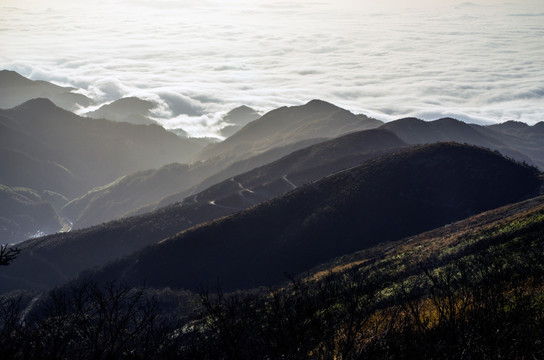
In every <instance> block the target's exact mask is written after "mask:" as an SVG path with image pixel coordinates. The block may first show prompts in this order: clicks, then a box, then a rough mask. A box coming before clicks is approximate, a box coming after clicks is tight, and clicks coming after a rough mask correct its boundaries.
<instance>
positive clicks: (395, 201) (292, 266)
mask: <svg viewBox="0 0 544 360" xmlns="http://www.w3.org/2000/svg"><path fill="white" fill-rule="evenodd" d="M538 176H539V174H538V172H536V171H535V170H534V168H530V167H526V166H523V165H520V164H517V163H514V162H512V161H510V160H508V159H505V158H504V157H502V156H500V155H498V154H496V153H493V152H490V151H488V150H485V149H482V148H475V147H472V146H464V145H458V144H435V145H428V146H423V147H417V148H415V149H411V150H406V151H403V152H399V153H395V154H391V155H385V156H384V157H380V158H378V159H375V160H371V161H368V162H366V163H364V164H363V165H361V166H358V167H355V168H351V169H349V170H345V171H342V172H340V173H338V174H335V175H332V176H329V177H326V178H324V179H322V180H320V181H317V182H315V183H312V184H309V185H306V186H303V187H301V188H298V189H296V190H294V191H292V192H289V193H288V194H286V195H284V196H282V197H279V198H276V199H274V200H272V201H268V202H265V203H262V204H261V205H258V206H256V207H252V208H250V209H248V210H246V211H243V212H240V213H237V214H235V215H232V216H229V217H225V218H221V219H218V220H215V221H212V222H209V223H206V224H203V225H201V226H197V227H194V228H192V229H190V230H187V231H185V232H182V233H180V234H178V235H176V236H173V237H171V238H169V239H167V240H164V241H161V242H160V243H158V244H155V245H152V246H150V247H147V248H145V249H143V250H142V251H140V252H137V253H135V254H134V255H132V256H130V257H128V258H126V259H123V260H119V261H117V262H114V263H113V264H111V265H109V266H107V267H105V268H104V269H103V270H102V271H100V272H98V273H94V274H88V276H90V277H92V278H94V279H99V280H100V281H106V280H113V279H115V280H119V281H123V282H128V283H130V284H144V283H145V284H146V285H147V286H150V287H159V288H160V287H172V288H189V289H198V288H200V287H201V286H213V285H214V284H216V283H217V282H218V281H219V282H220V283H221V284H222V287H223V289H230V290H232V289H237V288H250V287H254V286H261V285H271V284H274V283H277V282H280V281H282V280H283V279H284V273H285V272H287V273H292V274H296V273H299V272H302V271H304V270H307V269H309V268H311V267H313V266H316V265H318V264H320V263H323V262H325V261H327V260H328V259H330V258H332V257H335V256H339V255H342V254H347V253H351V252H353V251H356V250H360V249H363V248H366V247H370V246H372V245H375V244H377V243H379V242H383V241H389V240H395V239H400V238H402V237H405V236H409V235H413V234H417V233H420V232H422V231H425V230H429V229H432V228H435V227H438V226H441V225H444V224H447V223H450V222H453V221H456V220H459V219H463V218H465V217H467V216H470V215H472V214H475V213H478V212H481V211H484V210H487V209H492V208H496V207H498V206H501V205H504V204H508V203H512V202H516V201H518V200H521V199H523V198H528V197H530V196H534V195H536V194H538V190H539V187H540V185H541V181H540V179H539V177H538Z"/></svg>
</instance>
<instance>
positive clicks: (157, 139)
mask: <svg viewBox="0 0 544 360" xmlns="http://www.w3.org/2000/svg"><path fill="white" fill-rule="evenodd" d="M0 120H1V124H0V125H2V126H3V128H4V129H7V131H6V132H5V133H4V132H2V134H1V135H0V136H1V138H2V147H4V148H7V149H10V150H11V151H19V152H21V153H24V154H26V155H28V156H30V157H33V158H35V159H39V160H41V161H43V162H46V163H53V164H58V165H60V166H62V167H64V168H65V169H67V170H68V171H69V172H71V173H72V174H73V175H74V177H76V178H77V179H81V180H80V181H85V182H87V183H88V184H89V185H91V186H97V185H103V184H106V183H108V182H110V181H112V180H114V179H116V178H118V177H119V176H122V175H125V174H128V173H132V172H135V171H137V170H145V169H149V168H156V167H159V166H161V165H164V164H167V163H171V162H175V161H185V160H188V159H189V158H190V157H191V156H192V155H193V154H194V153H195V151H197V150H198V148H195V146H194V144H192V143H190V142H188V141H187V140H184V139H181V138H179V137H177V136H176V135H174V134H172V133H170V132H168V131H166V130H164V129H163V128H161V127H160V126H156V125H148V126H144V125H132V124H127V123H115V122H111V121H107V120H91V119H88V118H82V117H79V116H77V115H75V114H73V113H70V112H68V111H65V110H62V109H60V108H58V107H56V106H55V105H54V104H53V103H51V102H50V101H49V100H47V99H35V100H30V101H28V102H26V103H24V104H22V105H20V106H18V107H15V108H13V109H10V110H0ZM6 171H10V170H9V169H7V170H6ZM35 173H36V174H37V173H38V172H35ZM21 182H23V180H21ZM87 189H88V188H87ZM54 190H55V191H56V192H60V193H63V194H64V195H66V196H71V195H73V194H67V193H64V192H63V191H61V189H54Z"/></svg>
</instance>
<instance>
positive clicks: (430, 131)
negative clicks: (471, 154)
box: [382, 118, 544, 165]
mask: <svg viewBox="0 0 544 360" xmlns="http://www.w3.org/2000/svg"><path fill="white" fill-rule="evenodd" d="M382 127H383V128H384V129H388V130H390V131H392V132H394V133H395V134H397V136H398V137H399V138H401V139H402V140H403V141H405V142H407V143H408V144H430V143H435V142H444V141H455V142H458V143H467V144H471V145H477V146H483V147H486V148H488V149H492V150H498V151H499V152H501V154H503V155H505V156H508V157H510V158H513V159H515V160H518V161H525V162H527V163H529V164H532V165H540V164H541V163H542V161H544V156H541V155H538V156H534V155H535V154H533V153H530V152H528V151H526V150H527V146H526V145H527V144H526V140H522V139H520V138H518V137H516V136H512V135H511V134H506V133H505V134H502V133H500V132H497V131H493V130H492V127H486V126H481V125H469V124H466V123H464V122H462V121H459V120H456V119H452V118H443V119H438V120H435V121H423V120H420V119H416V118H405V119H400V120H396V121H392V122H389V123H387V124H384V125H383V126H382ZM541 149H542V150H544V144H543V145H542V146H541Z"/></svg>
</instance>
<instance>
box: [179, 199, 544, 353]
mask: <svg viewBox="0 0 544 360" xmlns="http://www.w3.org/2000/svg"><path fill="white" fill-rule="evenodd" d="M543 251H544V198H543V197H537V198H534V199H531V200H528V201H524V202H521V203H517V204H513V205H510V206H505V207H502V208H499V209H494V210H491V211H488V212H485V213H480V214H478V215H476V216H473V217H471V218H469V219H466V220H464V221H459V222H457V223H454V224H451V226H443V227H440V228H437V229H434V230H432V231H429V232H426V233H423V234H419V235H417V236H414V237H411V238H408V239H402V240H399V241H395V242H389V243H386V244H381V245H378V246H375V247H372V248H370V249H367V250H364V251H361V252H358V253H356V254H351V255H349V256H345V257H343V258H339V259H336V260H335V261H334V262H332V263H329V264H326V265H325V266H324V267H323V269H321V270H318V272H311V273H310V274H309V275H310V276H308V277H304V278H303V279H302V280H300V281H294V282H290V283H289V284H287V285H286V286H285V287H281V288H276V289H274V291H270V290H268V289H263V290H262V291H260V292H259V293H257V294H256V292H255V291H252V292H237V293H235V294H229V295H226V296H225V295H209V296H208V297H207V298H206V300H209V301H208V302H207V305H208V306H207V308H206V315H205V316H202V317H201V319H202V321H200V322H197V323H192V324H191V327H192V329H194V331H193V333H192V334H191V335H196V336H197V339H198V340H195V339H194V337H193V336H188V339H189V341H190V342H191V343H193V344H194V343H197V344H201V343H202V346H199V351H194V350H193V351H192V352H190V353H189V354H190V356H193V357H199V358H206V357H209V358H217V357H221V356H222V355H223V354H225V353H229V352H230V353H236V354H241V353H243V354H244V355H245V356H246V358H247V359H261V358H268V357H286V358H289V357H295V358H305V356H304V355H306V354H308V353H309V352H310V351H312V350H313V349H317V348H318V349H319V358H320V359H333V358H339V357H341V358H344V359H346V358H349V359H351V358H369V359H374V358H380V359H381V358H387V359H403V358H407V354H409V356H408V358H411V359H412V358H413V359H415V358H418V359H423V358H425V359H459V358H485V357H487V356H489V354H494V355H493V356H494V357H496V358H499V357H504V358H517V357H519V358H541V357H542V354H543V350H542V347H541V346H540V339H542V337H543V336H544V328H543V327H542V326H541V324H542V321H543V320H544V311H543V310H544V303H543V302H542V301H541V299H542V296H543V295H544V290H543V288H542V283H543V281H544V258H543V257H542V253H543ZM234 324H235V325H234ZM233 330H234V331H233ZM233 333H234V334H235V335H234V336H233V335H232V334H233ZM316 334H317V336H316ZM233 338H235V339H240V341H232V339H233ZM188 343H189V342H188ZM188 343H187V344H188ZM300 354H302V356H299V355H300Z"/></svg>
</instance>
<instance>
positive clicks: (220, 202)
mask: <svg viewBox="0 0 544 360" xmlns="http://www.w3.org/2000/svg"><path fill="white" fill-rule="evenodd" d="M357 139H358V140H357ZM358 142H360V143H358ZM355 143H358V144H357V146H354V144H355ZM365 144H366V145H365ZM320 146H324V149H328V151H326V150H319V147H320ZM399 146H404V143H402V142H401V141H400V140H399V139H398V138H397V137H396V136H395V135H393V134H391V133H390V132H388V131H385V130H370V131H363V132H359V133H354V134H349V135H346V136H343V137H340V138H338V139H334V140H330V141H328V142H325V143H323V144H317V145H314V146H312V147H310V148H309V150H305V151H303V152H301V153H298V152H295V153H293V154H291V155H288V156H286V157H284V158H282V159H280V160H278V161H277V162H276V163H278V164H283V165H282V166H279V165H278V164H276V163H272V164H269V165H266V166H263V167H261V168H257V169H254V170H252V171H250V172H247V173H245V174H242V175H240V176H236V177H235V178H232V179H228V180H226V181H223V182H222V183H219V184H217V185H216V186H213V187H211V188H209V189H207V190H205V191H203V192H201V193H199V194H197V195H195V196H192V197H191V198H188V199H187V200H186V201H185V202H184V203H182V204H175V205H171V206H168V207H166V208H163V209H159V210H157V211H154V212H152V213H149V214H144V215H141V216H136V217H131V218H126V219H123V220H120V221H113V222H110V223H106V224H102V225H99V226H95V227H92V228H88V229H83V230H76V231H72V232H70V233H66V234H57V235H51V236H48V237H45V238H42V239H36V240H31V241H27V242H25V243H22V244H21V245H20V247H21V249H22V250H23V251H22V253H21V254H20V256H19V258H20V261H17V262H16V263H14V264H13V265H12V266H10V267H9V268H7V269H5V270H4V271H3V272H1V273H0V277H3V281H2V282H1V283H0V291H6V290H9V289H17V288H20V287H29V288H47V287H49V286H53V285H57V284H59V283H61V282H63V281H66V280H68V279H70V278H72V277H74V276H75V275H76V274H77V273H78V272H80V271H82V270H84V269H87V268H89V267H92V266H96V265H101V264H104V263H106V262H108V261H111V260H113V259H115V258H117V257H119V256H126V255H129V254H130V253H132V252H134V251H136V250H138V249H140V248H142V247H143V246H145V245H149V244H152V243H154V242H157V241H159V240H162V239H164V238H166V237H168V236H172V235H174V234H176V233H178V232H179V231H182V230H185V229H187V228H189V227H191V226H194V225H196V224H200V223H202V222H205V221H208V220H211V219H215V218H218V217H221V216H224V215H228V214H232V213H233V212H236V211H238V210H241V209H245V208H247V207H250V206H252V205H253V204H254V203H256V202H258V201H262V200H266V199H270V198H272V197H274V196H278V195H281V194H283V193H285V192H286V191H289V190H291V189H292V187H293V185H294V184H292V182H291V180H290V178H291V177H292V178H296V179H298V180H299V181H303V179H305V180H304V181H311V180H316V179H318V178H319V177H321V176H323V174H325V173H326V174H329V173H330V172H333V171H337V170H339V169H345V168H347V167H350V166H354V165H356V164H360V163H361V162H363V161H365V160H368V159H370V158H373V157H376V156H378V155H381V154H383V153H385V152H388V151H389V152H390V151H393V150H394V149H395V148H398V147H399ZM326 152H329V154H328V155H327V157H322V154H323V153H326ZM304 154H307V157H305V156H303V155H304ZM326 159H329V160H330V161H329V162H327V161H325V160H326ZM316 164H319V165H318V166H317V165H316ZM327 164H328V170H327ZM267 168H269V169H272V170H274V171H272V170H270V172H269V173H268V174H267V171H266V169H267ZM282 168H285V171H283V170H282V171H279V172H278V169H282ZM290 168H292V169H296V171H292V172H289V171H291V170H290ZM286 178H287V180H286Z"/></svg>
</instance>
